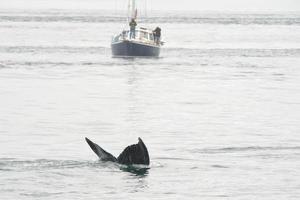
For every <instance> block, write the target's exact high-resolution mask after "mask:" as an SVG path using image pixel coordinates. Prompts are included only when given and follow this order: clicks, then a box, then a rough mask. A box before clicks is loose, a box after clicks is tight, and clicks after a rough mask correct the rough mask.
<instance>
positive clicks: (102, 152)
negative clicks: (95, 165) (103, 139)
mask: <svg viewBox="0 0 300 200" xmlns="http://www.w3.org/2000/svg"><path fill="white" fill-rule="evenodd" d="M85 140H86V142H87V143H88V144H89V145H90V147H91V149H92V150H93V151H94V152H95V154H97V156H98V157H99V158H100V160H102V161H112V162H116V161H117V159H116V157H114V156H113V155H111V154H110V153H108V152H106V151H105V150H104V149H102V148H101V147H100V146H99V145H98V144H96V143H94V142H92V141H91V140H89V139H88V138H85Z"/></svg>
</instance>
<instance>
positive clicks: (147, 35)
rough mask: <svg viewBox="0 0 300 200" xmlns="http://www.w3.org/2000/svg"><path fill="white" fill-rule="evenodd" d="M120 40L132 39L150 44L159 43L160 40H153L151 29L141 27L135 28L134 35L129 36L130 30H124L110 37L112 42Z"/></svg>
mask: <svg viewBox="0 0 300 200" xmlns="http://www.w3.org/2000/svg"><path fill="white" fill-rule="evenodd" d="M122 41H134V42H139V43H145V44H151V45H160V42H158V43H157V42H156V41H155V38H154V34H153V31H152V30H150V29H147V28H142V27H139V28H136V29H135V37H133V36H132V37H130V31H129V30H124V31H122V33H121V34H119V35H116V36H114V37H113V39H112V42H113V43H117V42H122Z"/></svg>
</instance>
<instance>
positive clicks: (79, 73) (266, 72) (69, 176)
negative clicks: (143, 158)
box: [0, 10, 300, 200]
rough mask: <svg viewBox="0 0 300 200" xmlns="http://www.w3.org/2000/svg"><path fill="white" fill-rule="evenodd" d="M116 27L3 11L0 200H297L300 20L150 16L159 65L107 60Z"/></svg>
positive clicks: (79, 16)
mask: <svg viewBox="0 0 300 200" xmlns="http://www.w3.org/2000/svg"><path fill="white" fill-rule="evenodd" d="M124 24H126V22H125V20H124V18H123V17H122V15H120V14H116V12H114V11H113V12H108V11H105V12H104V11H79V10H73V11H70V10H45V11H20V10H0V197H1V199H5V200H11V199H24V200H26V199H28V200H32V199H63V200H65V199H72V200H73V199H251V200H253V199H300V190H299V188H300V13H273V14H272V13H267V14H263V13H257V14H243V13H172V12H170V13H159V12H157V13H153V15H151V16H150V15H149V18H147V19H142V20H141V21H140V24H143V25H144V26H147V27H152V28H155V27H156V26H157V25H159V26H160V27H161V28H162V34H163V38H164V41H165V42H166V45H165V46H164V47H163V49H162V52H161V56H160V58H157V59H149V58H148V59H146V58H135V59H121V58H112V57H111V53H110V40H111V36H112V35H113V34H116V33H119V32H120V31H121V30H122V29H123V28H124V27H125V26H124ZM84 137H89V138H90V139H91V140H93V141H95V142H96V143H98V144H99V145H100V146H102V147H103V148H104V149H106V150H107V151H109V152H111V153H112V154H114V155H115V156H117V155H118V154H119V153H120V152H121V151H122V150H123V149H124V148H125V147H126V146H127V145H130V144H133V143H136V142H137V139H138V137H141V138H142V139H143V140H144V142H145V144H146V145H147V147H148V150H149V153H150V158H151V165H150V169H149V170H148V171H146V172H145V173H142V174H140V173H133V172H128V171H127V170H124V169H122V168H121V167H120V166H118V165H115V164H112V163H103V162H99V161H98V159H97V156H96V155H95V154H94V153H93V152H92V151H91V149H90V148H89V146H88V145H87V144H86V142H85V141H84Z"/></svg>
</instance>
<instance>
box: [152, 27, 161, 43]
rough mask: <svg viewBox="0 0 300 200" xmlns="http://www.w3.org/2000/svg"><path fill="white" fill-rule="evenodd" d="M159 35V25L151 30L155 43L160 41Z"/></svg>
mask: <svg viewBox="0 0 300 200" xmlns="http://www.w3.org/2000/svg"><path fill="white" fill-rule="evenodd" d="M160 35H161V29H160V28H159V27H156V28H155V30H154V31H153V36H154V42H155V43H156V44H159V42H160Z"/></svg>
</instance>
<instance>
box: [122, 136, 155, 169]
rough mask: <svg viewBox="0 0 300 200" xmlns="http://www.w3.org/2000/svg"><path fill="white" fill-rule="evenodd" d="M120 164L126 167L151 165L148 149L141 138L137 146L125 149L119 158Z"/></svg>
mask: <svg viewBox="0 0 300 200" xmlns="http://www.w3.org/2000/svg"><path fill="white" fill-rule="evenodd" d="M118 163H120V164H125V165H132V164H142V165H149V164H150V158H149V153H148V150H147V147H146V145H145V144H144V142H143V141H142V139H141V138H139V142H138V143H137V144H133V145H130V146H128V147H126V148H125V149H124V151H123V152H122V153H121V154H120V155H119V157H118Z"/></svg>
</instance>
